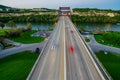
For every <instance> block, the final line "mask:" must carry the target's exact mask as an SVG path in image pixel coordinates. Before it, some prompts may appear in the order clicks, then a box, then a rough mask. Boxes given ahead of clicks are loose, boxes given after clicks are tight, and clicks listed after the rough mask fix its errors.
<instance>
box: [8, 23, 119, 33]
mask: <svg viewBox="0 0 120 80" xmlns="http://www.w3.org/2000/svg"><path fill="white" fill-rule="evenodd" d="M75 25H76V24H75ZM16 26H17V27H18V28H26V23H17V24H16ZM6 28H8V26H6ZM53 28H54V25H53V24H52V23H32V29H33V30H48V29H53ZM77 28H78V29H83V30H85V31H95V30H96V29H99V30H100V31H118V32H120V25H117V24H97V23H79V24H77Z"/></svg>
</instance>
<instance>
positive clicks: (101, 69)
mask: <svg viewBox="0 0 120 80" xmlns="http://www.w3.org/2000/svg"><path fill="white" fill-rule="evenodd" d="M71 22H72V21H71ZM73 26H74V28H75V29H76V31H77V32H78V34H79V36H80V37H81V39H82V41H83V42H84V44H85V45H86V47H87V49H88V50H89V52H90V55H91V56H92V58H93V59H94V61H95V63H96V64H97V66H98V68H99V70H100V71H101V72H102V75H103V76H104V78H105V80H112V77H111V76H110V75H109V73H108V72H107V71H106V69H105V68H104V67H103V66H102V64H101V63H100V61H99V60H98V58H97V57H96V55H95V54H94V52H93V51H92V49H91V48H90V47H89V45H88V44H87V43H86V41H85V40H84V38H83V37H82V35H81V34H80V32H79V31H78V29H77V28H76V27H75V25H74V24H73Z"/></svg>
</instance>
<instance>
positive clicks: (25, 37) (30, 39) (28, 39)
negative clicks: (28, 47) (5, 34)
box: [8, 30, 44, 44]
mask: <svg viewBox="0 0 120 80" xmlns="http://www.w3.org/2000/svg"><path fill="white" fill-rule="evenodd" d="M35 32H37V31H36V30H32V31H28V32H23V33H21V34H20V36H18V37H17V36H16V37H9V38H8V39H10V40H13V41H15V42H20V43H24V44H30V43H38V42H42V41H43V40H44V37H35V36H31V35H32V34H33V33H35Z"/></svg>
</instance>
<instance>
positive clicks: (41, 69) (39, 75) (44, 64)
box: [37, 27, 59, 80]
mask: <svg viewBox="0 0 120 80" xmlns="http://www.w3.org/2000/svg"><path fill="white" fill-rule="evenodd" d="M58 29H59V28H58V27H57V28H56V32H55V33H54V35H53V36H52V38H54V37H55V35H56V33H57V30H58ZM53 40H54V39H52V41H51V44H50V47H51V45H52V43H53ZM48 52H50V48H49V50H48ZM47 57H48V54H47V55H46V58H45V60H44V62H43V64H42V67H41V71H40V73H39V76H38V78H37V80H39V79H40V76H41V74H42V72H43V68H44V66H45V63H46V61H47Z"/></svg>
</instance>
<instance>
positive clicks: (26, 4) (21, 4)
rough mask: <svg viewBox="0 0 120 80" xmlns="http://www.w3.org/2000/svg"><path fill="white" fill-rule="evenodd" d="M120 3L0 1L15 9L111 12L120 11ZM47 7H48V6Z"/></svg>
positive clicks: (115, 1)
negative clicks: (74, 9)
mask: <svg viewBox="0 0 120 80" xmlns="http://www.w3.org/2000/svg"><path fill="white" fill-rule="evenodd" d="M119 3H120V1H119V0H110V1H104V0H101V1H98V0H89V1H88V0H84V1H81V0H80V1H79V0H76V1H74V0H70V1H69V0H59V1H54V0H50V1H48V0H41V1H39V0H34V1H29V0H20V1H18V0H12V2H11V1H10V0H0V4H1V5H5V6H9V7H13V8H26V9H32V8H49V9H58V8H59V7H61V6H63V7H67V6H68V7H70V8H71V9H72V8H97V9H111V10H120V5H119ZM46 5H47V6H46Z"/></svg>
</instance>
